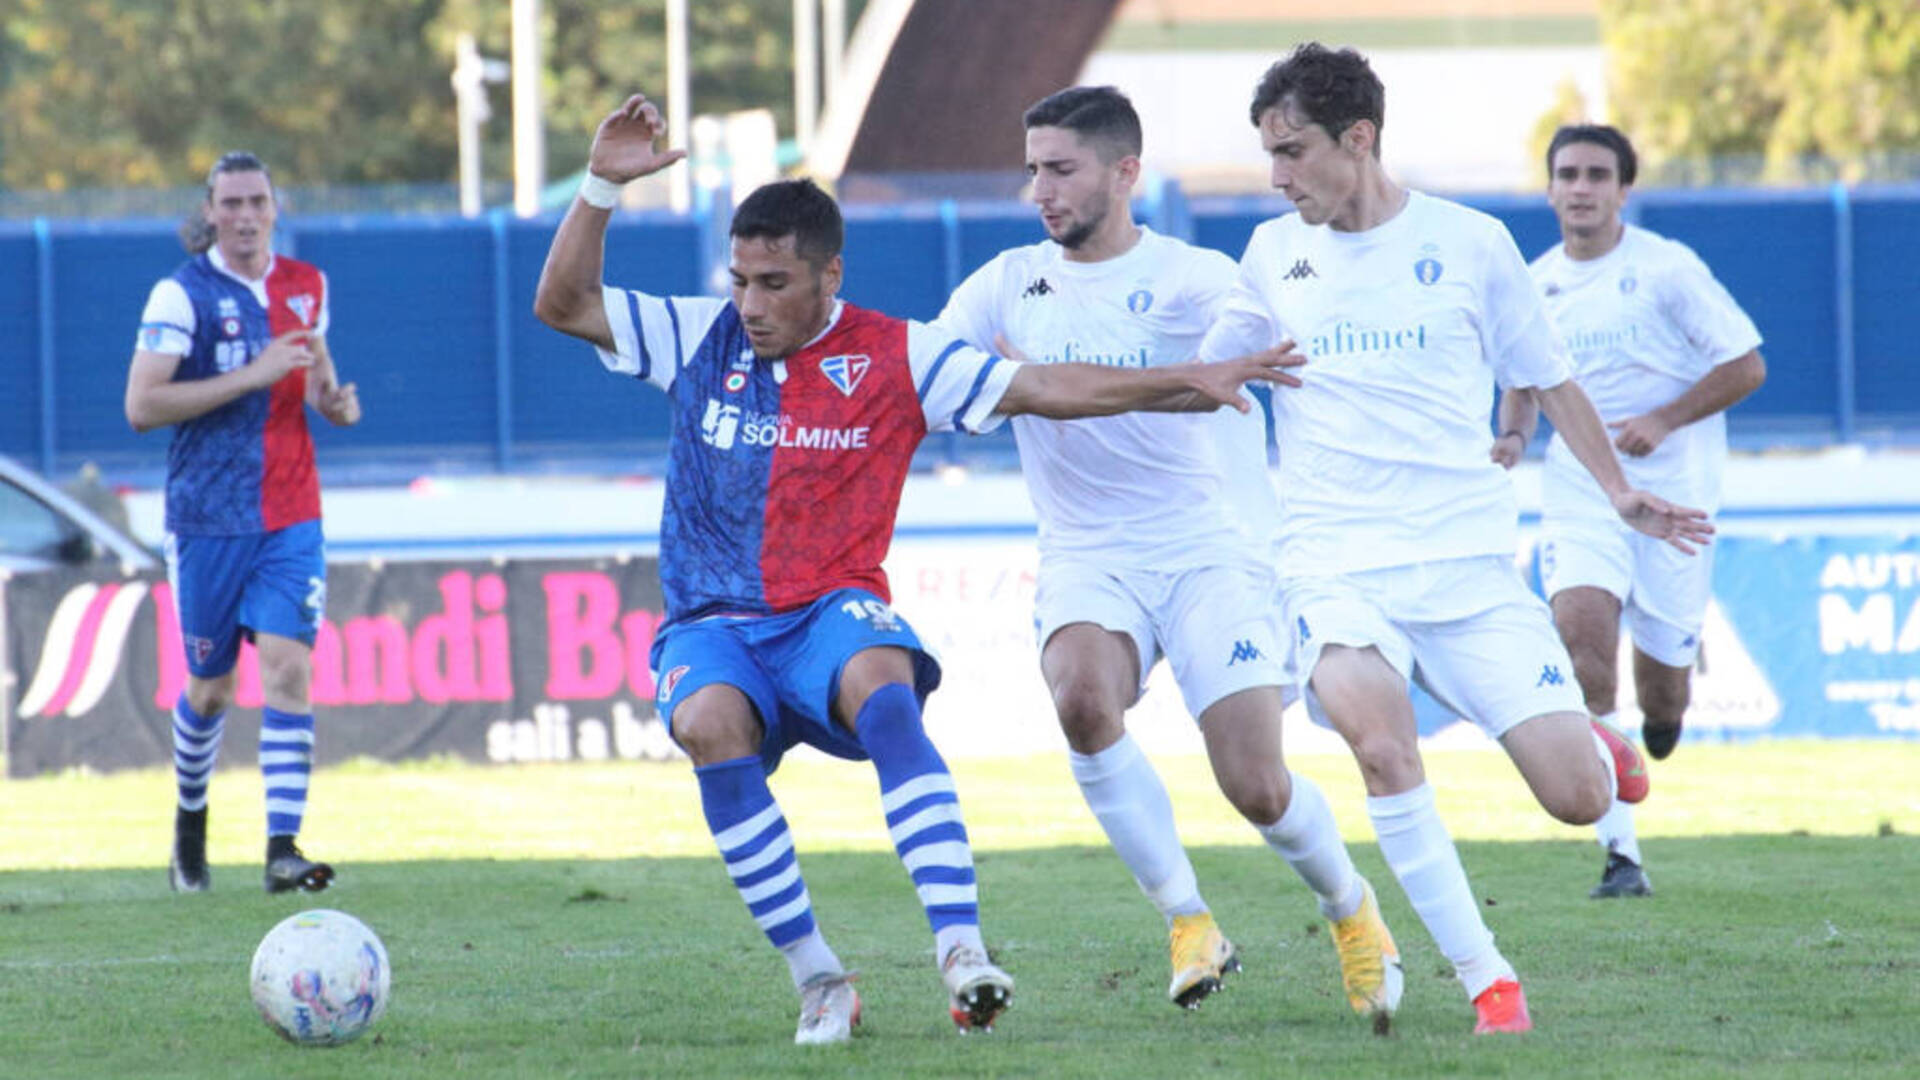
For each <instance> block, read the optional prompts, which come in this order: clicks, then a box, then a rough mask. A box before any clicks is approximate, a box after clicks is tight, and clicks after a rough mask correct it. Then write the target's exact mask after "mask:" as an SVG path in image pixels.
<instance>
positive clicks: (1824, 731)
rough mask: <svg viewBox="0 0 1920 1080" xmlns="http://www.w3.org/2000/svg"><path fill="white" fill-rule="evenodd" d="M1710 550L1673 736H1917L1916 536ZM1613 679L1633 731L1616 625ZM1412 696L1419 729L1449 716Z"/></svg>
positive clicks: (1919, 606) (1919, 585)
mask: <svg viewBox="0 0 1920 1080" xmlns="http://www.w3.org/2000/svg"><path fill="white" fill-rule="evenodd" d="M1712 551H1713V559H1714V565H1713V599H1712V602H1711V604H1710V605H1709V607H1708V610H1707V619H1706V625H1705V626H1704V627H1703V628H1702V629H1701V632H1700V657H1699V660H1698V661H1697V662H1696V664H1695V670H1694V673H1693V702H1692V705H1691V706H1690V707H1689V708H1688V710H1687V716H1686V728H1685V730H1684V732H1683V734H1682V739H1683V741H1687V742H1699V741H1714V740H1737V739H1745V738H1753V737H1757V736H1767V737H1775V736H1800V737H1821V738H1908V739H1914V738H1920V537H1917V536H1911V535H1894V534H1887V535H1878V536H1793V537H1781V538H1766V537H1751V536H1722V537H1720V538H1719V539H1717V540H1715V542H1714V544H1713V549H1712ZM1525 561H1527V562H1530V563H1536V564H1537V559H1534V558H1532V557H1529V558H1528V559H1527V560H1525ZM1530 576H1531V577H1532V579H1533V584H1534V587H1535V589H1538V588H1539V577H1538V567H1537V565H1535V566H1534V572H1533V573H1532V574H1531V575H1530ZM1618 685H1619V696H1618V699H1617V701H1618V705H1619V719H1620V726H1621V727H1622V728H1625V729H1628V730H1638V728H1639V725H1640V714H1639V711H1638V708H1637V706H1636V704H1635V701H1634V695H1633V673H1632V650H1631V645H1630V644H1629V643H1628V642H1627V640H1626V635H1625V633H1624V631H1623V633H1622V642H1621V652H1620V660H1619V681H1618ZM1414 698H1415V709H1414V711H1415V715H1416V716H1417V718H1418V721H1419V727H1420V734H1421V735H1422V736H1433V735H1437V734H1440V733H1441V732H1443V731H1445V730H1447V729H1448V728H1449V727H1451V726H1452V725H1454V724H1455V723H1457V722H1459V721H1458V718H1456V717H1455V716H1454V715H1453V713H1452V712H1451V711H1450V710H1448V709H1447V708H1446V707H1445V706H1443V705H1441V704H1440V703H1438V702H1436V701H1434V700H1433V699H1432V698H1430V697H1428V696H1427V695H1426V694H1424V693H1421V692H1419V691H1418V690H1416V691H1415V695H1414Z"/></svg>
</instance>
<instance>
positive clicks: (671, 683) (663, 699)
mask: <svg viewBox="0 0 1920 1080" xmlns="http://www.w3.org/2000/svg"><path fill="white" fill-rule="evenodd" d="M689 670H691V669H690V668H688V667H687V665H685V664H681V665H680V666H679V667H676V668H674V669H673V670H672V671H669V672H667V673H666V674H665V675H662V676H660V696H659V697H658V698H657V699H656V700H658V701H659V702H660V704H662V705H665V704H666V703H667V699H668V698H671V697H672V696H673V688H674V687H676V686H679V685H680V677H681V676H682V675H685V674H686V673H687V672H688V671H689Z"/></svg>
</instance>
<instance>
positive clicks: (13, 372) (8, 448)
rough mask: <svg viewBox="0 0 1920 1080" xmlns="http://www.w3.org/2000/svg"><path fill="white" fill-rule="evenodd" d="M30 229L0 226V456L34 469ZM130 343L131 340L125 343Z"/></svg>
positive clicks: (35, 317) (34, 254) (35, 344)
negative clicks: (2, 340) (0, 339)
mask: <svg viewBox="0 0 1920 1080" xmlns="http://www.w3.org/2000/svg"><path fill="white" fill-rule="evenodd" d="M39 261H40V252H39V243H38V241H37V240H36V239H35V238H34V234H33V229H32V228H31V227H30V226H29V227H20V226H0V326H3V327H6V345H5V353H4V355H5V356H6V362H5V363H0V454H11V455H13V456H14V457H17V458H20V459H21V460H23V461H29V462H33V463H34V464H36V465H38V464H40V462H39V460H38V454H39V452H40V437H41V435H42V428H41V424H40V403H41V401H42V398H41V394H40V340H41V333H42V328H41V326H40V271H39ZM128 340H129V341H131V340H132V338H131V337H129V338H128Z"/></svg>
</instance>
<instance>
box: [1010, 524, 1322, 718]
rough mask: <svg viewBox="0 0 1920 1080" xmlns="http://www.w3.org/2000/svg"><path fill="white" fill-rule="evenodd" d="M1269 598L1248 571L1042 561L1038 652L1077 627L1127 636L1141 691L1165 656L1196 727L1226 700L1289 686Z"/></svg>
mask: <svg viewBox="0 0 1920 1080" xmlns="http://www.w3.org/2000/svg"><path fill="white" fill-rule="evenodd" d="M1275 600H1276V594H1275V591H1274V581H1273V578H1272V575H1271V574H1270V573H1269V572H1267V571H1266V570H1263V569H1259V568H1256V567H1252V566H1246V567H1241V566H1216V567H1205V568H1202V569H1197V570H1183V571H1179V572H1175V573H1162V572H1159V571H1153V570H1119V571H1107V570H1101V569H1098V568H1095V567H1092V566H1089V565H1087V564H1086V563H1085V562H1083V561H1078V560H1067V559H1059V560H1046V559H1042V560H1041V563H1040V576H1039V583H1038V586H1037V589H1036V591H1035V594H1034V605H1033V606H1034V613H1033V614H1034V623H1035V628H1036V629H1037V630H1038V632H1039V643H1040V647H1041V648H1042V649H1044V648H1046V644H1047V642H1048V641H1050V640H1052V638H1053V635H1054V634H1055V633H1057V632H1058V631H1059V630H1060V628H1061V627H1064V626H1069V625H1071V624H1073V623H1092V624H1094V625H1095V626H1098V627H1100V628H1102V629H1105V630H1111V631H1113V632H1114V633H1116V634H1125V635H1127V636H1128V637H1129V638H1131V639H1132V640H1133V648H1134V654H1135V655H1136V656H1138V657H1139V659H1140V688H1141V689H1144V688H1145V686H1146V681H1147V673H1148V672H1149V671H1151V670H1152V669H1153V665H1154V663H1155V661H1157V660H1158V659H1159V658H1160V657H1162V656H1164V657H1166V659H1167V665H1168V666H1169V667H1170V668H1172V669H1173V678H1174V681H1175V682H1176V683H1178V684H1179V686H1180V696H1181V698H1182V699H1183V700H1184V701H1185V702H1186V705H1187V712H1188V713H1190V714H1191V715H1192V716H1194V717H1195V718H1196V719H1197V718H1198V717H1199V716H1200V714H1201V713H1202V712H1205V711H1206V710H1207V708H1208V707H1209V706H1211V705H1212V704H1213V703H1214V702H1216V701H1219V700H1220V699H1222V698H1224V697H1226V696H1228V695H1229V694H1236V693H1239V692H1240V691H1242V690H1246V689H1249V688H1251V687H1255V686H1279V687H1282V688H1283V689H1284V688H1286V687H1287V685H1288V684H1289V683H1290V681H1291V680H1290V679H1289V677H1288V667H1287V655H1286V641H1285V638H1284V637H1283V636H1282V635H1281V634H1280V633H1279V632H1278V629H1277V626H1276V614H1277V612H1276V608H1275ZM1134 697H1135V700H1138V699H1139V691H1138V690H1136V692H1135V695H1134Z"/></svg>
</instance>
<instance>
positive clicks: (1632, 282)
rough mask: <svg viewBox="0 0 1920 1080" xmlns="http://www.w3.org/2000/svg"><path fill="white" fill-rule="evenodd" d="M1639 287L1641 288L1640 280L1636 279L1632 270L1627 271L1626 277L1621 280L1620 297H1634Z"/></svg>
mask: <svg viewBox="0 0 1920 1080" xmlns="http://www.w3.org/2000/svg"><path fill="white" fill-rule="evenodd" d="M1639 287H1640V279H1639V278H1636V277H1634V276H1633V271H1631V270H1629V271H1627V273H1626V276H1625V277H1622V278H1621V279H1620V295H1621V296H1632V295H1633V290H1635V289H1637V288H1639Z"/></svg>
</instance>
